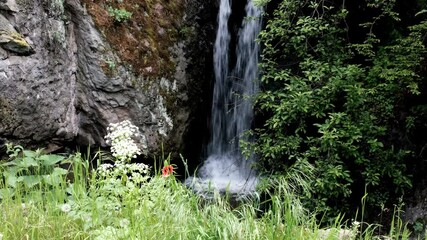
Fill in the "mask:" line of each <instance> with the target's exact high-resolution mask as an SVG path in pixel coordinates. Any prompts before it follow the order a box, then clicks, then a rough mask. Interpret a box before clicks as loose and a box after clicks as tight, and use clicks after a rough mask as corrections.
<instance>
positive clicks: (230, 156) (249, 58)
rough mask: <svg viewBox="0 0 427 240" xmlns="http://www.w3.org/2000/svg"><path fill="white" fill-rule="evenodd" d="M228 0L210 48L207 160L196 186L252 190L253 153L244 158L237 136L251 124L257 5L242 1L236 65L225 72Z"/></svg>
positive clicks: (227, 62) (258, 25)
mask: <svg viewBox="0 0 427 240" xmlns="http://www.w3.org/2000/svg"><path fill="white" fill-rule="evenodd" d="M230 1H231V0H221V3H220V7H219V13H218V31H217V35H216V40H215V47H214V73H215V85H214V91H213V103H212V117H211V131H212V134H211V136H212V137H211V140H210V143H209V145H208V149H207V151H208V158H207V159H206V160H205V162H204V163H203V165H202V167H201V168H200V170H199V177H200V179H199V180H198V183H199V184H202V185H205V186H209V187H213V188H215V189H217V190H220V191H229V192H230V193H246V192H252V191H254V189H255V185H256V183H257V178H256V176H255V173H254V172H253V170H252V169H251V164H252V163H253V161H254V157H253V156H251V157H249V159H245V158H244V157H243V156H242V153H241V151H240V140H249V139H247V138H245V137H244V136H243V134H244V132H245V131H246V130H249V129H250V127H251V122H252V118H253V109H252V106H253V102H252V101H253V100H252V97H253V96H254V94H256V93H257V90H258V89H257V88H258V86H257V81H258V66H257V65H258V54H259V47H258V44H257V43H256V41H255V39H256V37H257V35H258V33H259V31H260V28H261V9H260V8H258V7H255V6H254V5H253V3H252V0H248V3H247V5H246V7H245V11H246V18H245V19H243V22H242V28H241V29H240V30H239V33H238V36H237V47H236V64H235V66H234V68H233V69H231V71H230V69H229V68H230V60H229V50H230V49H229V48H230V39H231V36H230V32H229V29H228V21H229V17H230V15H231V2H230Z"/></svg>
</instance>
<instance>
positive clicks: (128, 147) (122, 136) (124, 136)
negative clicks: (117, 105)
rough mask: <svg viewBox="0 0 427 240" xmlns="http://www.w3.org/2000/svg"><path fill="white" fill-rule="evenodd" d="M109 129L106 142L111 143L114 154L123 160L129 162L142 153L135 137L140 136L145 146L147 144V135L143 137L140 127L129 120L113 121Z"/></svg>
mask: <svg viewBox="0 0 427 240" xmlns="http://www.w3.org/2000/svg"><path fill="white" fill-rule="evenodd" d="M107 131H108V134H107V136H105V139H106V142H107V143H108V144H111V152H112V154H113V156H114V157H115V158H116V159H117V160H119V161H121V162H129V161H130V159H132V158H135V157H136V156H137V155H140V154H141V150H140V149H139V147H138V145H137V144H136V143H135V142H134V140H133V138H140V140H143V141H144V142H143V146H146V143H145V137H141V134H140V133H139V129H138V127H136V126H135V125H133V124H132V123H131V122H130V121H129V120H125V121H123V122H120V123H111V124H110V126H109V127H108V128H107Z"/></svg>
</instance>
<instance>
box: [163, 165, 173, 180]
mask: <svg viewBox="0 0 427 240" xmlns="http://www.w3.org/2000/svg"><path fill="white" fill-rule="evenodd" d="M172 173H174V171H173V167H172V165H166V166H164V167H163V169H162V177H169V176H170V175H171V174H172Z"/></svg>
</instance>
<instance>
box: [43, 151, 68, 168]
mask: <svg viewBox="0 0 427 240" xmlns="http://www.w3.org/2000/svg"><path fill="white" fill-rule="evenodd" d="M64 158H65V157H63V156H60V155H53V154H52V155H43V156H41V157H39V159H40V160H41V164H42V165H43V166H52V165H55V164H57V163H59V162H61V161H62V160H64Z"/></svg>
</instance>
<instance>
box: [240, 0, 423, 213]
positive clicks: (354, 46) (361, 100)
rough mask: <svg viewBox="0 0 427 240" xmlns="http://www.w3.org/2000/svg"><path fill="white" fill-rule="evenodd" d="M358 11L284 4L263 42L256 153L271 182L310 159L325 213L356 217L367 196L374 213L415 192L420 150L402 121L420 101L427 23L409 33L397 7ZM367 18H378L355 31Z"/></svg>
mask: <svg viewBox="0 0 427 240" xmlns="http://www.w3.org/2000/svg"><path fill="white" fill-rule="evenodd" d="M353 5H354V6H353V7H347V5H346V4H345V3H344V4H343V2H342V1H328V2H326V1H297V0H283V1H281V3H280V5H279V6H278V8H277V9H276V10H275V11H274V13H273V14H272V16H271V17H270V18H269V19H268V20H267V23H266V27H265V30H264V31H262V32H261V33H260V36H259V41H260V43H261V44H262V49H263V50H262V59H261V61H262V62H261V65H260V66H261V71H262V86H261V89H262V92H261V93H260V94H259V96H258V97H257V103H256V108H257V109H258V111H259V113H258V115H259V116H261V118H263V119H264V122H263V125H262V126H260V127H258V128H257V129H256V130H254V131H253V132H251V134H253V135H255V136H256V137H255V138H256V139H257V140H256V142H254V143H246V144H245V145H246V147H247V148H246V151H249V152H250V151H255V152H256V153H257V154H258V156H259V158H260V160H259V162H258V169H260V170H261V171H264V172H274V173H276V174H280V173H282V172H284V171H286V169H287V168H288V166H290V165H292V164H293V163H294V162H296V161H299V160H301V159H303V160H308V161H309V162H311V163H312V164H314V165H315V169H316V178H315V183H314V189H315V193H314V195H313V197H312V198H310V199H308V200H309V202H310V204H311V205H312V206H313V208H316V207H317V208H318V209H320V210H328V209H331V208H334V209H335V210H342V211H348V208H349V205H350V201H349V200H350V198H353V199H360V198H361V197H362V196H363V194H364V187H365V186H367V191H368V203H369V204H368V205H369V206H371V207H372V206H380V205H381V204H386V203H387V200H389V196H400V195H401V194H403V193H404V192H405V190H407V189H408V188H410V187H411V181H410V175H409V173H408V171H407V165H406V161H407V160H408V158H409V157H410V151H409V150H410V148H409V145H404V144H403V142H402V141H401V140H400V139H402V138H403V137H404V136H403V135H404V134H405V132H406V130H405V125H407V124H406V123H407V122H408V121H406V119H409V120H410V119H413V116H410V115H408V117H406V118H403V119H402V114H401V113H399V111H401V109H403V108H404V106H403V105H402V104H403V103H404V102H405V98H407V97H413V96H417V94H419V93H420V91H419V85H420V84H421V80H422V78H421V77H420V75H419V71H420V68H421V63H422V61H423V59H424V54H425V53H426V51H425V47H424V44H423V36H425V33H426V29H427V23H426V22H425V21H418V22H417V23H416V24H415V25H414V26H410V27H407V26H404V25H399V24H400V19H399V17H398V14H397V13H396V12H395V11H394V9H395V1H374V2H372V1H359V2H357V3H354V4H353ZM357 9H370V10H372V12H370V14H369V15H367V16H366V15H365V14H362V15H363V16H364V17H363V18H362V17H361V18H359V16H358V15H357V14H358V13H357V12H356V13H353V15H351V17H352V19H351V20H352V21H353V22H349V20H348V18H349V14H350V13H352V11H357ZM362 15H361V16H362ZM349 24H352V25H351V26H350V27H349ZM354 29H357V33H353V32H352V31H353V30H354ZM384 29H385V30H384ZM388 29H394V30H393V31H390V32H388V31H387V30H388ZM377 32H378V33H377ZM376 34H378V35H379V36H380V37H377V36H376ZM409 122H410V121H409ZM402 123H404V124H402ZM398 134H401V135H400V136H399V135H398Z"/></svg>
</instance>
